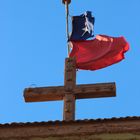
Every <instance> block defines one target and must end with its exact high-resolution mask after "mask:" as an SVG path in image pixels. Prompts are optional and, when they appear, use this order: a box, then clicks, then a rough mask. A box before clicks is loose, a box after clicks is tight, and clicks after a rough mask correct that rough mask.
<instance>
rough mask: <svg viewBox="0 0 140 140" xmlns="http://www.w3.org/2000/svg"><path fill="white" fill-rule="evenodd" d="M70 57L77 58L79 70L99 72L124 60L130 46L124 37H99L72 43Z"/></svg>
mask: <svg viewBox="0 0 140 140" xmlns="http://www.w3.org/2000/svg"><path fill="white" fill-rule="evenodd" d="M71 42H72V51H71V53H70V57H75V58H76V67H77V69H83V70H98V69H101V68H105V67H107V66H110V65H112V64H115V63H118V62H120V61H121V60H123V59H124V53H125V52H127V51H128V50H129V44H128V42H127V41H126V40H125V38H124V37H123V36H121V37H111V36H107V35H97V36H96V37H95V38H94V39H93V40H84V41H71Z"/></svg>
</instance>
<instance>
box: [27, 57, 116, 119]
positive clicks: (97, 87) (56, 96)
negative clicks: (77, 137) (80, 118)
mask: <svg viewBox="0 0 140 140" xmlns="http://www.w3.org/2000/svg"><path fill="white" fill-rule="evenodd" d="M113 96H116V86H115V83H101V84H85V85H76V63H75V59H74V58H66V60H65V77H64V86H57V87H37V88H26V89H25V90H24V98H25V102H42V101H57V100H64V111H63V119H64V120H66V121H69V120H75V100H76V99H85V98H101V97H113Z"/></svg>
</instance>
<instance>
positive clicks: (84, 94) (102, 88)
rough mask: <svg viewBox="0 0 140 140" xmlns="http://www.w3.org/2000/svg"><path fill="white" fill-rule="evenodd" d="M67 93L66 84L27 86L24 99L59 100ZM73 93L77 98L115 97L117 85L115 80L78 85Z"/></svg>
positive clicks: (31, 100) (26, 100) (33, 100)
mask: <svg viewBox="0 0 140 140" xmlns="http://www.w3.org/2000/svg"><path fill="white" fill-rule="evenodd" d="M66 93H67V91H65V88H64V86H56V87H37V88H26V89H25V90H24V99H25V102H42V101H57V100H63V98H64V96H65V94H66ZM73 95H74V96H75V99H85V98H101V97H114V96H116V85H115V83H114V82H113V83H99V84H85V85H77V86H76V87H75V88H74V89H73Z"/></svg>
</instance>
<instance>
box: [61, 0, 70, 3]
mask: <svg viewBox="0 0 140 140" xmlns="http://www.w3.org/2000/svg"><path fill="white" fill-rule="evenodd" d="M66 2H67V3H68V4H70V3H71V0H62V3H63V4H66Z"/></svg>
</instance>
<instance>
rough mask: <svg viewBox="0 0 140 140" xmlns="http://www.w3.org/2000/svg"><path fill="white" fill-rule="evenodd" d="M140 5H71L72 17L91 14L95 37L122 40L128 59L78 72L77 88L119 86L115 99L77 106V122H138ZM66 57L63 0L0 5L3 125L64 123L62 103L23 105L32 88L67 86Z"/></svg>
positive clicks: (107, 0) (81, 1) (98, 0)
mask: <svg viewBox="0 0 140 140" xmlns="http://www.w3.org/2000/svg"><path fill="white" fill-rule="evenodd" d="M139 5H140V0H88V1H87V0H72V3H71V5H70V14H71V15H79V14H82V13H83V12H85V11H86V10H90V11H92V12H93V14H94V16H95V18H96V22H95V34H106V35H110V36H122V35H123V36H124V37H125V38H126V39H127V41H128V42H129V43H130V46H131V49H130V50H129V52H127V53H126V59H125V60H123V61H121V62H120V63H118V64H115V65H112V66H110V67H107V68H104V69H101V70H97V71H79V72H78V73H77V83H78V84H81V83H82V84H84V83H86V84H87V83H103V82H116V85H117V97H115V98H102V99H101V98H100V99H85V100H78V101H77V102H76V119H85V118H87V119H95V118H111V117H126V116H140V16H139V14H140V8H139ZM66 56H67V49H66V33H65V7H64V5H62V3H61V0H0V123H10V122H28V121H30V122H34V121H49V120H62V112H63V102H61V101H59V102H42V103H29V104H27V103H25V102H24V99H23V90H24V88H26V87H30V86H37V87H39V86H58V85H63V79H64V78H63V75H64V59H65V57H66Z"/></svg>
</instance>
